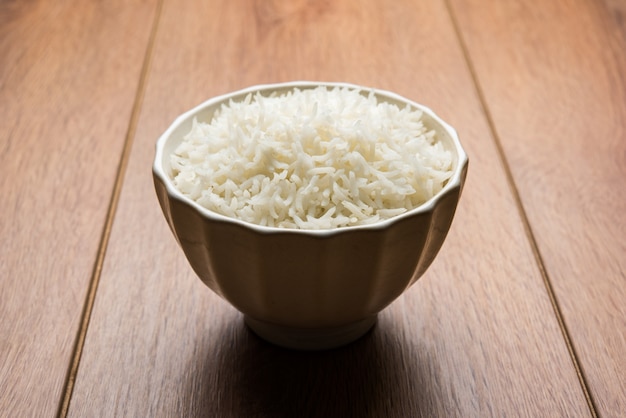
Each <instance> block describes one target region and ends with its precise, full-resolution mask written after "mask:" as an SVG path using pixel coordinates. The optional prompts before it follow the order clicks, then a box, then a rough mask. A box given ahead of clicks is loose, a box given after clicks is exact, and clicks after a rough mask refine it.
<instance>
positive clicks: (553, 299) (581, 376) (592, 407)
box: [444, 0, 598, 418]
mask: <svg viewBox="0 0 626 418" xmlns="http://www.w3.org/2000/svg"><path fill="white" fill-rule="evenodd" d="M444 3H445V6H446V8H447V11H448V15H449V16H450V20H451V21H452V26H453V27H454V31H455V33H456V37H457V39H458V42H459V45H460V48H461V51H462V53H463V56H464V58H465V62H466V64H467V67H468V70H469V73H470V76H471V78H472V81H473V84H474V88H475V90H476V95H477V96H478V100H479V102H480V106H481V108H482V111H483V113H484V115H485V118H486V120H487V124H488V126H489V130H490V132H491V135H492V137H493V140H494V143H495V146H496V149H497V153H498V157H499V158H500V163H501V164H502V166H503V169H504V173H505V176H506V179H507V183H508V186H509V188H510V190H511V193H512V194H513V198H514V200H515V205H516V206H517V211H518V213H519V215H520V218H521V220H522V224H523V227H524V232H525V233H526V236H527V238H528V240H529V243H530V247H531V250H532V252H533V256H534V258H535V262H536V263H537V267H538V268H539V272H540V274H541V278H542V280H543V283H544V286H545V288H546V292H547V294H548V298H549V299H550V304H551V305H552V310H553V311H554V314H555V316H556V320H557V323H558V325H559V328H560V330H561V335H562V337H563V339H564V342H565V345H566V347H567V351H568V353H569V356H570V360H571V361H572V363H573V366H574V369H575V371H576V376H577V377H578V381H579V384H580V386H581V389H582V391H583V394H584V396H585V400H586V402H587V406H588V408H589V412H590V413H591V416H592V417H593V418H597V417H598V412H597V410H598V409H597V407H596V403H595V400H594V398H593V396H592V395H591V390H590V389H589V383H588V381H587V378H586V376H585V373H584V371H583V369H582V367H581V365H580V359H579V356H578V354H577V352H576V349H575V347H574V344H573V342H572V338H571V335H570V332H569V330H568V328H567V324H566V322H565V319H564V317H563V313H562V311H561V307H560V305H559V301H558V298H557V296H556V292H555V291H554V288H553V286H552V282H551V280H550V276H549V274H548V271H547V268H546V266H545V263H544V261H543V257H542V255H541V251H540V250H539V245H538V243H537V239H536V238H535V234H534V232H533V230H532V227H531V225H530V219H529V218H528V214H527V213H526V209H524V204H523V203H522V199H521V195H520V192H519V190H518V188H517V185H516V183H515V179H514V177H513V172H512V171H511V167H510V165H509V162H508V159H507V158H506V154H505V152H504V147H503V146H502V141H501V139H500V136H499V134H498V131H497V129H496V126H495V122H494V121H493V117H492V116H491V112H490V111H489V107H488V106H487V99H486V98H485V94H484V93H483V90H482V88H481V84H480V82H479V79H478V75H477V73H476V69H475V67H474V63H473V61H472V59H471V57H470V53H469V49H468V47H467V44H466V42H465V39H464V38H463V34H462V32H461V28H460V26H459V23H458V20H457V18H456V15H455V14H454V10H453V8H452V5H451V0H444Z"/></svg>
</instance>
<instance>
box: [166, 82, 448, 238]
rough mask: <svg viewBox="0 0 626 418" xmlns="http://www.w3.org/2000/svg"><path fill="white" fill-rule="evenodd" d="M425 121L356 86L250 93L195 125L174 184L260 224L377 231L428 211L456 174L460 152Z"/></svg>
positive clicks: (175, 159)
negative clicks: (386, 222)
mask: <svg viewBox="0 0 626 418" xmlns="http://www.w3.org/2000/svg"><path fill="white" fill-rule="evenodd" d="M421 118H422V112H421V111H419V110H416V109H413V108H411V107H406V108H403V109H400V108H398V107H397V106H395V105H392V104H389V103H385V102H378V101H377V99H376V97H375V96H374V94H369V96H368V97H366V96H363V95H362V94H359V92H358V91H356V90H352V89H348V88H338V87H337V88H332V89H327V88H325V87H318V88H315V89H305V90H298V89H294V90H293V91H290V92H289V93H287V94H284V95H280V96H270V97H264V96H262V95H260V94H258V93H257V94H256V95H248V96H247V97H246V98H245V100H244V101H243V102H233V101H231V102H230V103H228V105H223V106H222V107H221V109H220V110H219V111H218V112H216V114H215V115H214V117H213V120H212V121H211V122H210V123H202V122H198V121H196V120H194V121H193V127H192V129H191V131H190V132H189V133H188V134H187V135H186V136H185V138H184V140H183V141H182V142H181V144H180V145H179V146H178V147H177V149H176V150H175V152H174V154H173V155H172V156H171V166H172V171H173V179H174V185H175V186H176V187H177V188H178V189H179V190H180V191H181V192H182V193H183V194H184V195H185V196H188V197H189V198H191V199H193V200H195V201H196V202H198V203H199V204H200V205H202V206H204V207H205V208H207V209H209V210H211V211H214V212H217V213H221V214H223V215H226V216H229V217H233V218H237V219H240V220H243V221H246V222H251V223H254V224H257V225H265V226H275V227H282V228H300V229H329V228H337V227H346V226H352V225H364V224H371V223H374V222H378V221H380V220H383V219H387V218H390V217H393V216H397V215H399V214H402V213H404V212H406V211H408V210H411V209H413V208H415V207H417V206H419V205H421V204H423V203H424V202H426V201H427V200H428V199H430V198H431V197H432V196H434V195H435V194H436V193H437V192H439V191H440V190H441V188H442V187H443V186H444V185H445V183H446V181H447V180H448V178H449V177H450V175H451V171H452V155H451V153H450V152H449V151H447V150H445V149H444V147H443V146H442V144H441V143H439V142H437V138H436V136H435V132H434V131H432V130H430V131H429V130H427V129H426V128H425V127H424V125H423V123H422V120H421Z"/></svg>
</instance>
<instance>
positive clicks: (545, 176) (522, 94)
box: [453, 0, 626, 417]
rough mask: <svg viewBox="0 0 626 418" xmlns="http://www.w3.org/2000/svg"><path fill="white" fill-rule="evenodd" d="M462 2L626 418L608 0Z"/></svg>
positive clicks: (481, 72)
mask: <svg viewBox="0 0 626 418" xmlns="http://www.w3.org/2000/svg"><path fill="white" fill-rule="evenodd" d="M453 4H454V8H455V12H456V15H458V19H459V22H460V27H461V29H462V33H463V36H464V37H465V38H466V39H467V44H468V49H469V52H470V54H471V57H472V60H473V61H474V63H475V67H476V73H477V76H478V80H479V83H480V85H481V86H482V89H483V91H484V96H485V98H486V102H487V104H488V107H489V109H490V111H491V113H492V116H493V121H494V124H495V127H496V130H497V132H498V133H499V136H500V138H501V141H502V146H503V148H504V150H505V152H506V155H507V159H508V160H509V162H510V164H511V169H512V173H513V176H514V179H515V182H516V184H517V187H518V189H519V193H520V195H521V197H522V200H523V205H524V208H525V210H526V212H527V214H528V218H529V220H530V224H531V226H532V230H533V232H534V234H535V237H536V240H537V244H538V248H539V250H540V252H541V256H542V258H543V260H544V262H545V267H546V272H547V275H548V277H549V278H550V281H551V283H552V286H553V287H554V290H555V292H556V297H557V299H558V302H559V305H560V307H561V310H562V312H563V315H564V319H565V323H566V325H567V327H568V329H569V331H570V333H571V336H572V339H573V346H574V349H575V350H576V352H577V353H578V355H579V357H580V360H581V363H582V370H583V373H584V375H585V376H586V378H587V381H588V382H589V385H590V386H591V394H592V396H593V399H594V400H595V402H596V405H597V408H598V413H599V414H600V415H602V416H607V417H608V416H624V413H625V412H626V356H625V355H624V353H626V339H625V336H626V310H625V308H624V307H625V306H626V305H625V303H624V301H626V280H625V279H626V240H625V237H626V218H625V215H624V214H625V213H626V192H625V189H624V178H626V78H625V77H624V74H626V42H625V38H623V37H621V36H620V34H619V30H618V28H617V27H616V23H615V21H614V20H613V18H612V15H611V13H609V12H608V11H607V10H606V9H604V8H603V3H602V2H588V1H554V2H547V3H546V2H539V1H535V2H533V1H531V2H528V1H523V2H522V1H511V2H498V1H492V2H489V3H485V2H482V1H478V0H454V1H453ZM479 6H480V7H479ZM485 22H490V24H488V25H486V24H485Z"/></svg>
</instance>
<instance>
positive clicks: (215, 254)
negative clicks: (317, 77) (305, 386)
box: [153, 82, 468, 350]
mask: <svg viewBox="0 0 626 418" xmlns="http://www.w3.org/2000/svg"><path fill="white" fill-rule="evenodd" d="M318 86H326V87H329V88H332V87H348V88H351V89H357V90H359V92H362V94H365V95H367V94H370V92H372V91H373V93H374V94H375V96H376V97H377V99H378V100H379V101H385V102H389V103H393V104H397V105H399V106H401V107H405V106H406V105H409V106H412V107H413V108H417V109H421V110H422V111H423V117H422V120H423V122H424V124H425V125H426V127H427V128H430V129H434V130H435V131H436V135H437V137H438V140H439V141H440V142H442V144H443V145H444V147H445V148H446V149H448V150H449V151H450V152H451V153H452V155H453V161H454V164H453V174H452V176H451V178H450V179H449V180H448V181H447V183H446V185H445V186H444V187H443V189H442V190H441V191H440V192H439V193H437V194H436V195H435V196H434V197H433V198H431V199H430V200H428V201H427V202H425V203H424V204H422V205H421V206H419V207H417V208H414V209H412V210H410V211H408V212H405V213H403V214H401V215H398V216H395V217H393V218H390V219H387V220H384V221H379V222H377V223H374V224H370V225H363V226H348V227H343V228H335V229H325V230H301V229H287V228H277V227H266V226H260V225H255V224H251V223H247V222H244V221H241V220H238V219H234V218H230V217H226V216H224V215H221V214H218V213H216V212H212V211H210V210H208V209H206V208H204V207H202V206H200V205H199V204H197V203H196V202H195V201H193V200H191V199H189V198H187V197H186V196H184V195H183V194H182V193H180V192H179V191H178V190H177V189H176V187H175V186H174V185H173V182H172V170H171V167H170V162H169V156H170V154H171V153H172V152H173V151H174V149H175V148H176V147H177V145H178V144H179V143H180V142H181V140H182V138H183V136H184V135H185V134H186V133H187V132H189V130H190V129H191V124H192V121H193V119H194V118H197V120H198V121H205V122H209V121H210V120H211V118H212V115H213V114H214V112H215V110H216V109H218V108H219V107H220V106H221V105H222V104H223V103H226V102H228V101H230V100H231V99H232V100H233V101H241V100H243V99H244V98H245V97H246V95H248V94H249V93H255V92H260V93H261V94H263V95H269V94H271V93H278V94H280V93H284V92H287V91H289V90H293V89H295V88H298V89H301V90H304V89H311V88H315V87H318ZM467 167H468V158H467V155H466V153H465V151H464V150H463V148H462V146H461V143H460V142H459V138H458V135H457V133H456V131H455V130H454V129H453V128H452V127H451V126H449V125H448V124H447V123H445V122H444V121H443V120H441V119H440V118H439V117H438V116H436V115H435V114H434V113H433V112H432V111H431V110H430V109H428V108H427V107H424V106H422V105H420V104H418V103H415V102H412V101H410V100H408V99H405V98H403V97H401V96H399V95H397V94H395V93H391V92H388V91H383V90H377V89H371V88H367V87H361V86H356V85H352V84H346V83H314V82H291V83H281V84H270V85H259V86H254V87H250V88H247V89H244V90H240V91H237V92H233V93H230V94H226V95H222V96H219V97H215V98H212V99H210V100H208V101H206V102H204V103H202V104H201V105H199V106H197V107H195V108H194V109H192V110H190V111H188V112H186V113H184V114H182V115H181V116H179V117H178V118H177V119H176V120H175V121H174V123H173V124H172V125H171V126H170V127H169V128H168V129H167V130H166V131H165V132H164V133H163V135H162V136H161V137H160V138H159V139H158V141H157V144H156V155H155V159H154V165H153V178H154V185H155V189H156V194H157V197H158V200H159V203H160V206H161V209H162V211H163V214H164V215H165V218H166V220H167V223H168V224H169V227H170V229H171V231H172V232H173V234H174V237H175V238H176V240H177V242H178V244H179V245H180V247H181V248H182V251H183V252H184V254H185V256H186V258H187V260H188V262H189V264H190V265H191V267H192V268H193V270H194V272H195V273H196V274H197V275H198V277H199V278H200V279H201V280H202V281H203V282H204V283H205V284H206V285H207V286H208V287H209V288H210V289H211V290H213V291H214V292H215V293H217V294H218V295H219V296H221V297H222V298H223V299H225V300H226V301H228V302H229V303H230V304H232V305H233V306H234V307H235V308H236V309H237V310H239V311H240V312H242V313H243V314H244V320H245V323H246V324H247V325H248V326H249V328H251V329H252V331H254V332H255V333H256V334H257V335H259V336H260V337H261V338H263V339H265V340H267V341H269V342H271V343H274V344H277V345H279V346H283V347H288V348H294V349H304V350H316V349H328V348H333V347H338V346H341V345H344V344H347V343H349V342H351V341H353V340H356V339H357V338H359V337H361V336H362V335H364V334H365V333H366V332H367V331H368V330H369V329H370V328H371V327H372V326H373V325H374V324H375V323H376V317H377V314H378V313H379V312H380V311H381V310H383V309H384V308H385V307H387V306H388V305H389V304H390V303H392V302H393V301H394V300H395V299H396V298H398V296H400V295H401V294H402V293H403V292H404V291H405V290H407V289H408V288H409V287H410V286H411V285H412V284H413V283H415V282H416V281H417V279H418V278H419V277H420V276H422V274H423V273H424V272H425V271H426V269H427V268H428V266H429V265H430V264H431V263H432V261H433V259H434V258H435V256H436V255H437V253H438V251H439V249H440V248H441V245H442V244H443V242H444V239H445V238H446V235H447V233H448V230H449V229H450V225H451V222H452V219H453V217H454V213H455V210H456V207H457V204H458V201H459V198H460V195H461V190H462V188H463V184H464V181H465V177H466V174H467Z"/></svg>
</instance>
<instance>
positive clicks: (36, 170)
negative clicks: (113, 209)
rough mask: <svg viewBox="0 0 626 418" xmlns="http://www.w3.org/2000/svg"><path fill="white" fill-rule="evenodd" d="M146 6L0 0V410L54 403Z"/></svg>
mask: <svg viewBox="0 0 626 418" xmlns="http://www.w3.org/2000/svg"><path fill="white" fill-rule="evenodd" d="M152 11H153V3H152V2H143V3H136V4H133V5H129V4H124V3H123V2H119V1H112V2H88V1H80V2H70V1H58V2H56V1H55V2H43V1H30V2H13V1H3V2H0V115H2V117H1V122H0V190H1V191H2V198H1V199H0V213H1V214H2V220H0V236H1V237H2V239H1V240H0V318H1V321H0V394H1V395H0V416H6V417H14V416H46V415H50V414H53V413H54V412H55V411H56V410H57V408H58V403H59V400H60V399H61V396H62V390H63V385H64V381H65V379H66V374H67V371H68V368H69V364H70V360H71V356H72V350H73V345H74V341H75V338H76V333H77V331H78V328H79V323H80V319H81V311H82V308H83V304H84V300H85V294H86V291H87V288H88V286H89V282H90V278H91V275H92V270H93V268H94V261H95V259H96V255H97V252H98V245H99V242H100V238H101V234H102V229H103V225H104V221H105V217H106V212H107V207H108V205H109V198H110V194H111V189H112V185H113V181H114V179H115V176H116V169H117V165H118V162H119V156H120V151H121V148H122V144H123V142H124V136H125V132H126V129H127V126H128V119H129V115H130V112H131V107H132V104H133V100H134V97H135V91H136V86H137V81H138V79H139V72H140V68H141V63H142V61H143V54H144V51H145V46H146V40H147V36H148V31H149V28H150V24H151V18H152ZM122 44H123V45H124V48H118V46H119V45H122Z"/></svg>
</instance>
